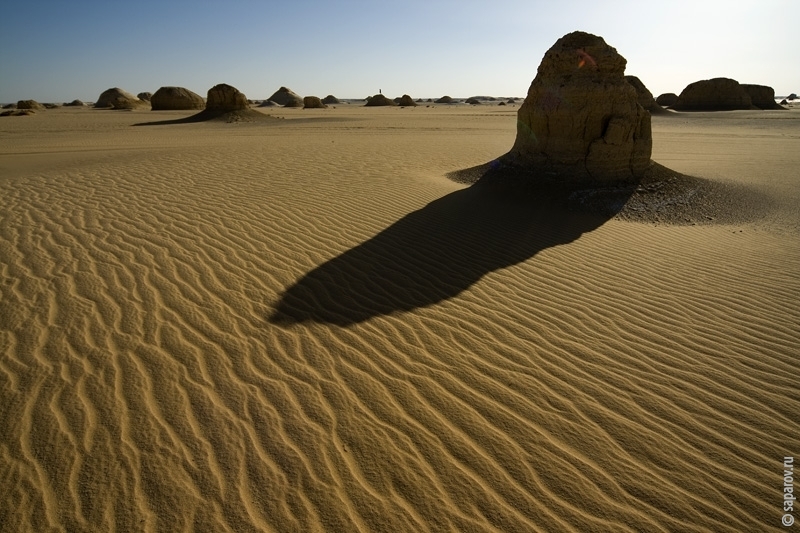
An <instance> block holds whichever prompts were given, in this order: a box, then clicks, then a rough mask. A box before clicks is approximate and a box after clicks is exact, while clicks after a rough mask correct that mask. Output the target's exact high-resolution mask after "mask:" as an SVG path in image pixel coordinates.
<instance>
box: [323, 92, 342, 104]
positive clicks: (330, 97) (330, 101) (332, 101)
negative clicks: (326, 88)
mask: <svg viewBox="0 0 800 533" xmlns="http://www.w3.org/2000/svg"><path fill="white" fill-rule="evenodd" d="M322 103H323V104H329V105H330V104H339V103H341V102H340V101H339V99H338V98H336V97H335V96H333V95H332V94H329V95H328V96H326V97H325V98H323V99H322Z"/></svg>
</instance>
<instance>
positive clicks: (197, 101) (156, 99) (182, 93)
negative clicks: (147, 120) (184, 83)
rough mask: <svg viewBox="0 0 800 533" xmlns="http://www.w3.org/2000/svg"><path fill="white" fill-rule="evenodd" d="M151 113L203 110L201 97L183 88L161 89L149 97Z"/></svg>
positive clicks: (203, 105)
mask: <svg viewBox="0 0 800 533" xmlns="http://www.w3.org/2000/svg"><path fill="white" fill-rule="evenodd" d="M150 105H151V106H152V109H153V111H167V110H184V109H204V108H205V106H206V103H205V102H204V101H203V97H202V96H200V95H199V94H197V93H194V92H192V91H190V90H189V89H185V88H183V87H161V88H159V89H158V90H157V91H156V92H155V93H153V94H152V95H151V96H150Z"/></svg>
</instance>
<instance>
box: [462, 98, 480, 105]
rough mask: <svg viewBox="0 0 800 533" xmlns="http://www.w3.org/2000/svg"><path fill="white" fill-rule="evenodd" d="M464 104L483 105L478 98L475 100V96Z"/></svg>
mask: <svg viewBox="0 0 800 533" xmlns="http://www.w3.org/2000/svg"><path fill="white" fill-rule="evenodd" d="M464 103H465V104H470V105H481V101H480V100H479V99H478V98H475V97H474V96H473V97H470V98H467V99H466V100H464Z"/></svg>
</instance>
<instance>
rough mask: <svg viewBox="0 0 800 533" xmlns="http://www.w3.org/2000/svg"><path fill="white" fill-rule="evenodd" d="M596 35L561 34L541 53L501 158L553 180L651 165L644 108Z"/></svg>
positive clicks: (622, 173)
mask: <svg viewBox="0 0 800 533" xmlns="http://www.w3.org/2000/svg"><path fill="white" fill-rule="evenodd" d="M626 63H627V62H626V60H625V58H624V57H622V56H621V55H620V54H618V53H617V51H616V49H614V48H613V47H611V46H609V45H608V44H606V42H605V41H604V40H603V38H602V37H598V36H596V35H592V34H589V33H584V32H579V31H577V32H573V33H570V34H567V35H565V36H564V37H562V38H561V39H559V40H558V41H556V43H555V44H554V45H553V46H552V47H551V48H550V49H549V50H548V51H547V52H546V53H545V55H544V58H543V59H542V62H541V64H540V65H539V69H538V72H537V74H536V77H535V78H534V80H533V82H532V83H531V86H530V89H529V90H528V95H527V97H526V98H525V101H524V102H523V104H522V106H521V107H520V109H519V111H518V113H517V138H516V141H515V142H514V146H513V148H512V149H511V151H510V152H509V153H508V154H506V155H505V156H503V161H504V162H505V163H507V164H510V165H514V166H517V167H524V168H526V169H533V170H535V171H536V172H534V173H532V176H535V177H536V178H538V179H541V180H544V181H546V182H547V181H555V182H558V183H586V184H589V185H592V184H594V185H599V184H602V183H608V182H616V181H624V180H633V179H635V178H638V177H641V176H642V175H643V174H644V172H645V170H646V169H647V168H648V167H649V166H650V155H651V152H652V143H653V141H652V135H651V129H650V113H649V112H647V111H646V110H645V109H644V108H643V107H642V106H641V105H639V103H638V98H637V94H636V90H635V89H634V88H633V86H632V85H631V84H630V83H628V82H627V81H625V78H624V72H625V65H626Z"/></svg>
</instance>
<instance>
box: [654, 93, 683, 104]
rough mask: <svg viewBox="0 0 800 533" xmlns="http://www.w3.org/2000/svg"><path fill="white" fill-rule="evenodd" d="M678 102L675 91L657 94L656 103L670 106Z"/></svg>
mask: <svg viewBox="0 0 800 533" xmlns="http://www.w3.org/2000/svg"><path fill="white" fill-rule="evenodd" d="M677 102H678V95H677V94H675V93H664V94H659V95H658V98H656V103H657V104H658V105H660V106H664V107H670V106H673V105H675V104H676V103H677Z"/></svg>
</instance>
